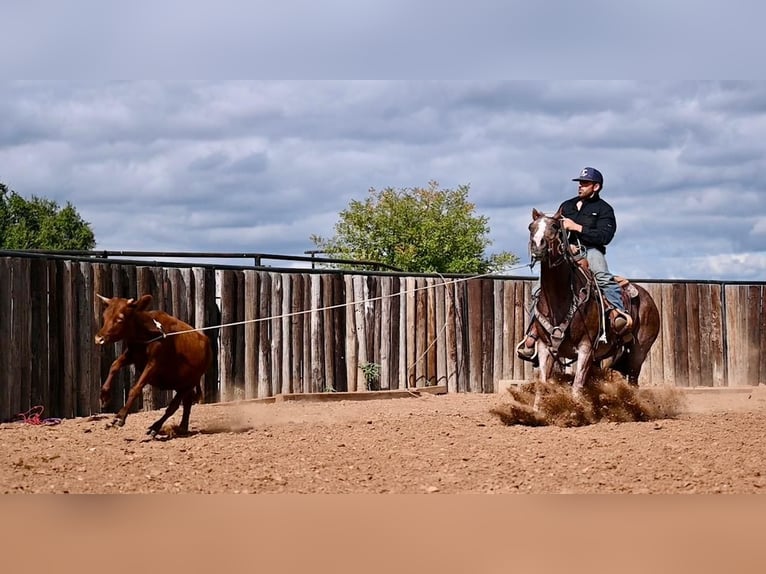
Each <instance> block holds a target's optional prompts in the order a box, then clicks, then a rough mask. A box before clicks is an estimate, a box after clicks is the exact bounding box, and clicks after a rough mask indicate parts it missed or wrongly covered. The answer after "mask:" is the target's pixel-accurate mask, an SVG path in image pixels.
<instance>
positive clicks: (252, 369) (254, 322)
mask: <svg viewBox="0 0 766 574" xmlns="http://www.w3.org/2000/svg"><path fill="white" fill-rule="evenodd" d="M259 284H260V278H259V277H258V273H257V272H256V271H253V270H247V271H245V319H244V320H245V321H247V323H245V399H255V398H258V348H259V345H258V298H259V297H260V285H259Z"/></svg>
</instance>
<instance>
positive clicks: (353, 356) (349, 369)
mask: <svg viewBox="0 0 766 574" xmlns="http://www.w3.org/2000/svg"><path fill="white" fill-rule="evenodd" d="M343 283H344V285H345V288H346V307H345V314H346V385H347V387H348V391H349V392H352V393H353V392H356V391H357V390H361V389H358V387H357V378H358V374H359V370H358V368H357V364H358V362H359V359H358V352H359V349H358V342H357V338H356V305H354V278H353V277H352V276H351V275H346V276H345V277H344V278H343ZM361 386H363V385H361Z"/></svg>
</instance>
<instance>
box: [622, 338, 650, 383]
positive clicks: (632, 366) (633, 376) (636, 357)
mask: <svg viewBox="0 0 766 574" xmlns="http://www.w3.org/2000/svg"><path fill="white" fill-rule="evenodd" d="M645 360H646V352H645V351H644V350H643V349H642V348H640V347H639V346H638V345H635V344H634V345H633V346H632V347H631V349H630V353H629V355H628V369H627V371H628V372H627V376H628V383H629V384H631V385H633V386H634V387H637V386H638V377H639V375H640V374H641V367H642V366H643V364H644V361H645Z"/></svg>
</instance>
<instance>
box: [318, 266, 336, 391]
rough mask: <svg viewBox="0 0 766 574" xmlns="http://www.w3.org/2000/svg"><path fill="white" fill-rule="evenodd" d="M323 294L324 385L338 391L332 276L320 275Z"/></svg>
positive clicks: (328, 388)
mask: <svg viewBox="0 0 766 574" xmlns="http://www.w3.org/2000/svg"><path fill="white" fill-rule="evenodd" d="M319 278H320V285H321V289H322V293H321V308H322V311H321V318H322V322H321V326H322V342H323V344H324V348H323V349H322V368H323V370H324V375H323V379H324V381H323V385H324V388H325V389H327V390H333V391H337V390H339V389H338V386H337V383H336V381H335V361H334V358H335V334H334V333H333V310H332V305H333V281H332V275H320V276H319Z"/></svg>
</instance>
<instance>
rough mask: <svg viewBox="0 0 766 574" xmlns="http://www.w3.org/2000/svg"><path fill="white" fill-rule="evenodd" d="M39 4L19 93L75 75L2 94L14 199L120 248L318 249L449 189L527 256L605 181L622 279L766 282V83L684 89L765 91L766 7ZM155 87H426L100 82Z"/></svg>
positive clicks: (3, 138)
mask: <svg viewBox="0 0 766 574" xmlns="http://www.w3.org/2000/svg"><path fill="white" fill-rule="evenodd" d="M38 4H39V2H36V1H30V2H16V1H12V0H9V1H8V2H6V3H4V5H3V7H2V8H0V18H3V21H4V22H6V26H5V31H4V38H5V42H6V45H7V46H13V47H14V50H4V51H2V54H0V65H1V66H2V69H3V70H4V71H5V77H12V76H14V75H15V76H17V77H49V78H54V79H51V80H3V81H2V82H0V88H1V89H0V118H2V121H1V122H0V182H3V183H4V184H6V185H7V186H8V187H10V188H11V189H13V190H14V191H16V192H17V193H19V194H21V195H22V196H25V197H30V196H32V195H35V196H38V197H45V198H48V199H52V200H54V201H56V202H58V203H59V204H60V205H64V204H66V203H67V202H71V203H72V204H73V205H74V206H75V208H76V209H77V210H78V212H79V213H80V215H81V216H82V217H83V218H84V219H85V220H86V221H88V222H89V223H90V224H91V227H92V229H93V231H94V233H95V236H96V240H97V248H98V249H107V250H141V251H195V252H197V251H203V252H261V253H278V254H286V255H303V254H304V252H305V251H306V250H310V249H313V248H314V247H315V246H314V244H313V243H312V242H311V240H310V237H311V236H312V235H320V236H325V237H328V236H331V235H333V233H334V229H333V228H334V225H335V223H337V222H338V214H339V213H340V212H341V211H342V210H343V209H345V208H346V207H348V205H349V202H350V201H351V200H354V199H356V200H361V199H364V198H366V197H367V194H368V191H369V190H370V189H371V188H374V189H378V190H380V189H383V188H386V187H394V188H414V187H425V186H427V185H428V183H429V182H430V181H436V182H438V183H439V185H440V187H441V188H443V189H454V188H456V187H457V186H460V185H468V186H469V187H470V192H469V196H468V197H469V200H470V201H472V202H473V203H474V204H475V206H476V209H475V214H476V215H481V216H486V217H487V218H488V224H489V229H490V232H489V239H490V240H491V241H492V243H491V245H490V246H489V247H488V249H487V251H488V253H492V252H497V251H511V252H513V253H515V254H516V255H518V256H519V257H520V259H521V261H522V263H527V262H528V261H529V257H528V253H527V240H528V232H527V225H528V224H529V222H530V220H531V211H532V209H533V208H537V209H539V210H541V211H545V212H550V213H552V212H554V211H555V210H556V208H557V207H558V205H559V204H560V203H561V202H562V201H564V200H566V199H568V198H570V197H573V196H574V195H575V194H576V191H577V188H576V183H573V182H572V181H571V180H572V178H573V177H576V176H577V174H578V173H579V172H580V170H581V169H582V167H584V166H593V167H596V168H597V169H599V170H600V171H602V173H603V174H604V178H605V185H604V190H603V192H602V197H603V198H604V199H606V200H607V201H609V202H610V203H611V204H612V206H613V207H614V209H615V212H616V216H617V228H618V229H617V234H616V236H615V239H614V240H613V242H612V243H611V245H610V246H609V248H608V252H607V259H608V262H609V265H610V268H611V270H612V271H613V272H614V273H617V274H620V275H625V276H628V277H632V278H644V279H692V280H693V279H699V280H727V281H766V143H765V142H766V82H764V81H762V80H735V81H730V80H714V81H710V80H706V81H700V80H677V79H674V78H678V77H687V76H694V75H698V76H700V77H706V76H710V75H719V76H721V77H737V76H747V75H752V74H753V70H754V69H758V66H757V64H758V62H757V60H758V57H757V54H759V53H762V48H763V43H764V42H763V40H761V37H762V36H763V35H762V33H761V25H760V24H758V22H762V21H764V20H763V19H761V18H760V16H766V8H763V7H761V6H760V4H758V3H755V2H750V1H747V0H730V1H729V2H727V3H723V2H718V1H717V0H711V2H709V3H707V4H706V7H705V8H704V9H701V8H699V7H698V3H696V2H691V0H678V1H676V2H673V3H671V4H668V3H666V2H659V1H655V0H645V1H644V2H641V3H634V2H632V1H627V2H625V3H623V4H621V5H620V6H621V10H620V11H616V10H615V9H614V8H612V6H613V3H610V2H606V1H604V0H585V1H582V2H578V3H577V4H576V6H575V5H574V4H571V3H559V4H558V9H557V10H555V11H551V10H549V8H550V6H548V5H546V6H542V4H546V3H540V2H536V3H532V2H521V1H512V0H509V1H507V2H492V1H489V0H475V1H474V2H472V3H462V2H456V3H454V4H453V5H452V7H451V8H450V9H449V10H447V9H443V10H438V11H435V10H433V8H434V7H436V6H442V4H443V3H432V2H428V1H423V2H414V3H413V2H402V1H399V0H388V1H386V2H383V1H377V0H369V1H366V2H348V1H344V0H327V1H326V2H323V3H321V4H317V3H314V2H306V1H299V0H285V1H284V2H282V3H273V2H272V3H266V2H258V1H253V2H238V1H233V0H229V1H227V0H222V1H221V2H218V3H215V4H209V3H207V2H200V3H194V5H193V6H192V5H190V3H179V2H176V1H174V0H167V1H165V2H154V3H147V2H143V1H137V2H136V3H134V4H132V6H131V8H130V11H129V12H126V11H123V12H120V11H117V10H105V9H104V8H103V5H102V4H103V3H99V2H76V4H81V5H83V9H82V10H80V11H79V12H77V13H76V14H74V13H73V11H72V7H71V6H69V5H67V6H69V7H68V8H65V7H64V6H63V5H62V4H60V3H53V4H51V5H50V6H48V8H47V9H46V11H45V12H44V13H45V15H46V17H45V18H38V17H37V15H38V14H39V13H41V9H40V7H39V6H38ZM632 6H635V7H639V6H640V10H637V11H632V10H630V8H631V7H632ZM85 8H87V10H86V9H85ZM170 20H172V21H173V25H172V26H169V25H168V24H167V22H168V21H170ZM32 28H34V34H30V33H29V31H30V30H31V29H32ZM139 29H140V30H141V34H138V33H137V30H139ZM596 31H597V33H598V37H597V38H593V36H595V33H596ZM647 32H649V34H647ZM711 32H715V33H716V34H717V36H715V38H716V40H717V41H715V42H713V41H711V38H713V36H711ZM730 32H732V33H730ZM724 38H725V40H724ZM594 40H596V41H594ZM248 64H249V65H248ZM754 65H755V68H754V67H753V66H754ZM133 75H137V76H139V77H140V76H141V75H144V76H149V77H160V78H173V77H176V76H181V77H184V76H186V77H210V78H216V77H218V76H224V77H226V76H230V77H237V76H246V75H255V76H261V77H286V78H301V77H302V78H315V77H319V78H321V77H340V78H343V77H352V78H353V77H357V78H359V77H362V78H365V77H372V78H375V77H378V78H387V77H394V78H396V77H398V78H409V79H393V80H373V79H368V80H352V79H348V80H320V79H304V80H295V79H285V80H223V79H220V80H219V79H209V80H176V79H162V80H119V81H117V80H98V79H93V77H99V76H102V77H103V76H106V77H109V76H113V77H114V76H117V77H130V76H133ZM602 75H605V76H610V75H611V76H613V77H622V76H625V75H634V76H635V77H648V78H666V79H646V80H587V79H583V78H587V77H599V76H602ZM515 76H521V77H526V78H532V79H527V80H496V79H491V78H493V77H515ZM439 77H445V78H459V79H441V80H440V79H430V80H425V79H422V78H439ZM538 77H539V78H540V79H534V78H538ZM546 77H562V78H569V79H562V80H550V79H544V78H546ZM72 78H75V79H72ZM512 274H513V275H529V274H530V271H529V269H528V268H523V269H518V270H514V271H513V273H512Z"/></svg>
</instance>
